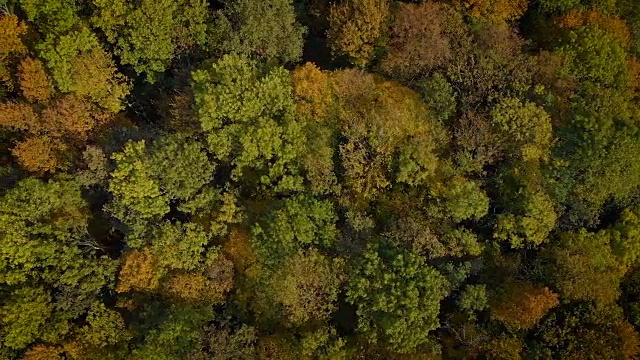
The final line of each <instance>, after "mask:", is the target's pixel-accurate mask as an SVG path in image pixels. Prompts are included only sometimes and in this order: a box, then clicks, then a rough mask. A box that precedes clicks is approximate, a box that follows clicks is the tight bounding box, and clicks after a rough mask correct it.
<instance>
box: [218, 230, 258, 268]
mask: <svg viewBox="0 0 640 360" xmlns="http://www.w3.org/2000/svg"><path fill="white" fill-rule="evenodd" d="M249 237H250V235H249V233H248V232H247V231H246V230H244V229H240V228H234V229H232V230H231V233H230V234H229V236H228V238H227V241H226V242H225V243H224V245H222V252H223V253H224V254H225V256H227V257H228V258H229V259H231V261H232V262H233V264H234V266H235V268H236V270H237V271H239V272H244V271H245V270H246V269H247V268H248V267H249V266H251V265H252V264H254V263H255V261H256V258H255V255H254V253H253V249H252V248H251V243H250V240H249Z"/></svg>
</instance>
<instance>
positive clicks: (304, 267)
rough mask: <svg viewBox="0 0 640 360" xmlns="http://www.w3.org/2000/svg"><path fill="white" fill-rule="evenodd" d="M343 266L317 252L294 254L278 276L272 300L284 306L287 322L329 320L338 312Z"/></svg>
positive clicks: (298, 322) (275, 278) (297, 323)
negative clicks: (332, 314)
mask: <svg viewBox="0 0 640 360" xmlns="http://www.w3.org/2000/svg"><path fill="white" fill-rule="evenodd" d="M343 267H344V263H343V261H342V260H341V259H331V258H329V257H327V256H324V255H322V254H321V253H320V252H318V251H317V250H315V249H312V250H308V251H307V252H302V251H300V252H298V253H297V254H294V255H291V257H289V258H288V259H287V260H286V261H285V263H284V264H283V265H282V267H281V269H280V270H279V271H278V272H277V273H276V274H275V276H274V278H273V282H272V285H271V291H272V292H273V297H274V299H275V301H276V302H277V303H279V304H280V305H281V306H282V307H283V312H284V314H285V316H284V317H285V318H286V321H287V323H289V324H291V325H293V326H297V325H303V324H304V323H306V322H318V321H327V320H329V316H330V315H331V313H332V312H334V311H335V310H336V309H337V304H336V302H337V300H338V292H339V291H340V285H341V283H342V278H343Z"/></svg>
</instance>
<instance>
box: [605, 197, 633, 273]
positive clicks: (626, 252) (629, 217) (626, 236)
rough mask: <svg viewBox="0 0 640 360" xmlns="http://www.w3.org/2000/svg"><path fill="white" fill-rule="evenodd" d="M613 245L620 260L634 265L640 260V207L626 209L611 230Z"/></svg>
mask: <svg viewBox="0 0 640 360" xmlns="http://www.w3.org/2000/svg"><path fill="white" fill-rule="evenodd" d="M610 233H611V247H612V248H613V251H614V253H615V254H616V256H617V257H618V258H619V259H620V261H621V262H622V263H623V264H625V265H628V266H634V265H637V264H638V261H640V209H639V208H629V209H624V210H623V211H622V214H620V219H619V220H618V222H617V223H616V224H615V226H614V227H613V228H612V229H611V230H610Z"/></svg>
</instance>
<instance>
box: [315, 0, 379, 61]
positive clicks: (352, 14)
mask: <svg viewBox="0 0 640 360" xmlns="http://www.w3.org/2000/svg"><path fill="white" fill-rule="evenodd" d="M388 17H389V1H387V0H347V1H344V2H342V3H338V4H332V5H331V11H330V13H329V30H328V32H327V38H328V41H329V47H330V48H331V53H332V54H333V55H334V56H346V57H347V58H348V59H349V61H351V63H353V64H355V65H357V66H360V67H363V66H365V65H367V64H368V63H369V61H371V60H372V58H373V56H374V51H375V49H376V47H377V46H378V45H380V44H379V41H380V40H381V38H382V37H383V36H384V34H385V27H386V23H387V19H388Z"/></svg>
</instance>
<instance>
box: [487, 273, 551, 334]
mask: <svg viewBox="0 0 640 360" xmlns="http://www.w3.org/2000/svg"><path fill="white" fill-rule="evenodd" d="M558 303H559V301H558V295H556V294H554V293H553V292H552V291H551V290H549V289H548V288H546V287H544V286H538V285H535V284H532V283H528V282H520V281H511V282H509V283H508V284H507V285H506V286H505V287H504V288H502V289H501V290H500V292H499V294H498V296H497V297H496V298H495V299H494V300H493V302H492V304H491V314H492V316H493V317H494V318H495V319H497V320H498V321H500V322H502V323H504V324H505V325H507V326H508V327H512V328H515V329H518V330H528V329H531V328H533V327H534V326H535V325H536V324H537V323H538V321H540V319H542V317H543V316H544V315H545V314H546V313H547V312H548V311H549V310H550V309H552V308H554V307H555V306H557V305H558Z"/></svg>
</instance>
